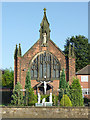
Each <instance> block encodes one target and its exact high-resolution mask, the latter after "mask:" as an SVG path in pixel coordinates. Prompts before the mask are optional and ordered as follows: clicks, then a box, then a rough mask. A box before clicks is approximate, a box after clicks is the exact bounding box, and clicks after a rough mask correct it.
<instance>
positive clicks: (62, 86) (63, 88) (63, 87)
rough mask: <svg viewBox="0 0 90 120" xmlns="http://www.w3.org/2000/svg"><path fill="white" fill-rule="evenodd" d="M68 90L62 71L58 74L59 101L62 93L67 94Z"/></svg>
mask: <svg viewBox="0 0 90 120" xmlns="http://www.w3.org/2000/svg"><path fill="white" fill-rule="evenodd" d="M68 88H69V84H68V83H67V81H66V79H65V72H64V69H63V70H62V72H61V74H60V81H59V89H60V92H59V100H61V98H62V96H63V94H64V93H67V92H68Z"/></svg>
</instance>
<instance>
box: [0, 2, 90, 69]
mask: <svg viewBox="0 0 90 120" xmlns="http://www.w3.org/2000/svg"><path fill="white" fill-rule="evenodd" d="M44 7H45V8H46V9H47V11H46V14H47V18H48V21H49V23H50V29H51V34H50V38H51V40H53V41H54V42H55V43H56V45H57V46H58V47H59V48H60V49H61V50H64V45H65V40H66V39H67V38H68V37H71V36H75V35H84V36H85V37H87V38H88V2H56V3H55V2H54V3H53V2H47V3H44V2H43V3H40V2H37V3H36V2H34V3H31V2H27V3H25V2H16V3H14V2H13V3H10V2H8V3H2V66H0V67H1V68H3V69H5V68H10V67H12V69H14V57H13V56H14V50H15V46H16V44H19V43H21V48H22V55H23V54H24V53H25V52H26V51H27V50H28V49H29V48H30V47H31V46H32V45H33V44H34V43H35V42H36V41H37V40H38V39H39V37H40V34H39V29H40V23H41V21H42V19H43V8H44Z"/></svg>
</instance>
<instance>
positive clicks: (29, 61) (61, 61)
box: [14, 8, 75, 94]
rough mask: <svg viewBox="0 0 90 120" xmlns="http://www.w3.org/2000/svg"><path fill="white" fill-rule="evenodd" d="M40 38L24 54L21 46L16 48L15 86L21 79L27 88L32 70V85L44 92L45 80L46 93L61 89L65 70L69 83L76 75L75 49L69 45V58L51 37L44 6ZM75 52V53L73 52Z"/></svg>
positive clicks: (36, 90)
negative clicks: (60, 83)
mask: <svg viewBox="0 0 90 120" xmlns="http://www.w3.org/2000/svg"><path fill="white" fill-rule="evenodd" d="M40 26H41V27H40V30H39V32H40V38H39V40H37V42H36V43H35V44H34V45H33V46H32V47H31V48H30V49H29V50H28V51H27V52H26V53H25V54H24V55H21V46H20V44H19V47H17V45H16V48H15V53H14V86H15V84H16V83H17V81H19V82H20V83H21V85H22V88H23V89H24V88H25V80H26V73H27V71H28V70H30V76H31V86H32V88H34V92H35V93H36V94H37V92H38V90H39V91H40V93H43V91H44V90H43V81H46V82H47V90H46V93H48V92H50V90H53V91H57V89H59V79H60V72H61V71H62V69H64V70H65V74H66V80H67V81H69V84H71V82H72V78H73V76H75V57H74V52H73V51H74V50H73V48H72V50H71V45H70V46H69V55H68V59H66V58H65V54H64V53H63V52H62V50H61V49H60V48H59V47H58V46H57V45H56V44H55V43H54V42H53V41H52V40H51V39H50V32H51V31H50V28H49V22H48V19H47V16H46V9H45V8H44V16H43V19H42V22H41V24H40ZM72 52H73V53H72Z"/></svg>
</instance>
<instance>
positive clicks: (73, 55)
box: [72, 43, 75, 57]
mask: <svg viewBox="0 0 90 120" xmlns="http://www.w3.org/2000/svg"><path fill="white" fill-rule="evenodd" d="M72 57H75V53H74V43H73V47H72Z"/></svg>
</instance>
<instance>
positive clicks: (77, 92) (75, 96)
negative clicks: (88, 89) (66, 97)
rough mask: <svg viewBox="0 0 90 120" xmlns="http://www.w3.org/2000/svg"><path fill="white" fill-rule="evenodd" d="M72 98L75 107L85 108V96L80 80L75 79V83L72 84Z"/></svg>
mask: <svg viewBox="0 0 90 120" xmlns="http://www.w3.org/2000/svg"><path fill="white" fill-rule="evenodd" d="M70 94H71V95H70V96H71V98H70V99H71V101H72V105H73V106H83V96H82V89H81V86H80V83H79V79H77V78H73V82H72V84H71V89H70Z"/></svg>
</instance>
